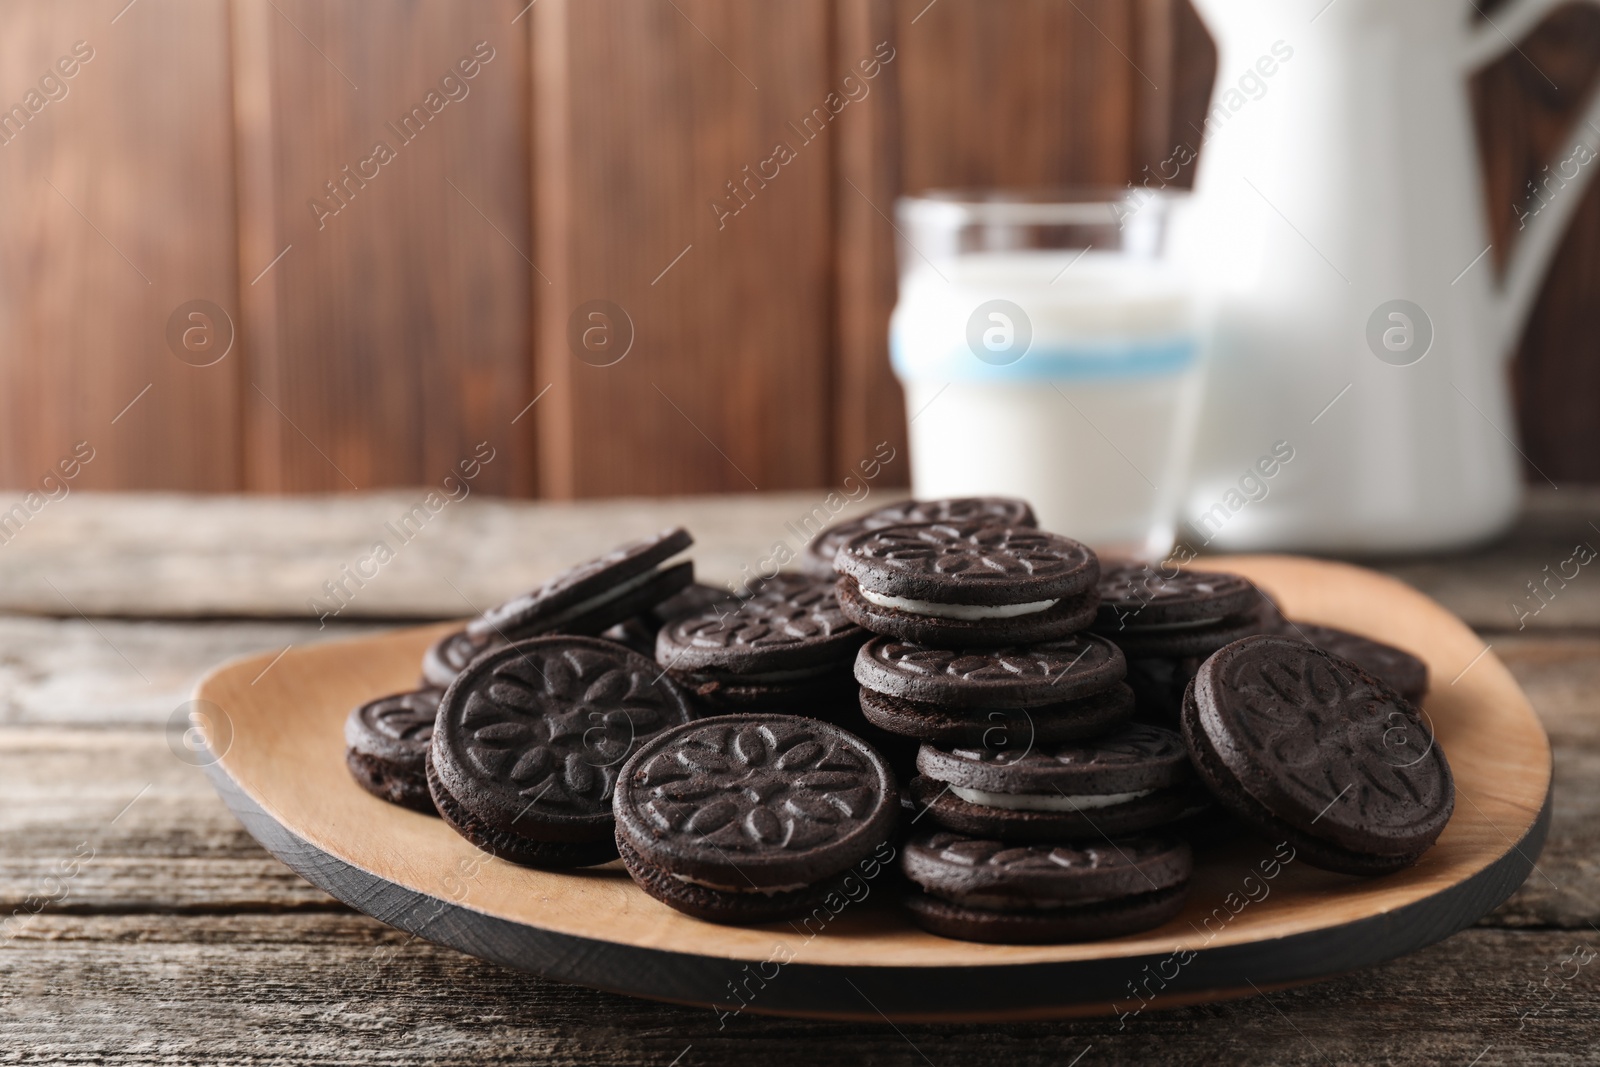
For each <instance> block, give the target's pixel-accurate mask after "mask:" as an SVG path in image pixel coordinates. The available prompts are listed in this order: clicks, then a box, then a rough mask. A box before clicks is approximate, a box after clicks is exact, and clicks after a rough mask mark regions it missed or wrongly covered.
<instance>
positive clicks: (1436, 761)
mask: <svg viewBox="0 0 1600 1067" xmlns="http://www.w3.org/2000/svg"><path fill="white" fill-rule="evenodd" d="M1183 735H1184V740H1185V742H1186V743H1187V745H1188V748H1189V755H1190V758H1191V760H1192V761H1193V763H1194V766H1195V770H1196V771H1198V772H1199V775H1200V777H1201V779H1202V780H1204V781H1205V783H1206V785H1207V786H1208V787H1209V788H1210V789H1211V791H1212V793H1214V794H1215V795H1216V797H1217V799H1218V801H1219V802H1220V803H1221V804H1222V806H1223V807H1225V808H1227V809H1228V810H1229V811H1231V812H1232V813H1233V814H1234V815H1236V816H1237V817H1238V818H1239V819H1240V820H1242V821H1243V822H1245V823H1248V824H1249V825H1250V826H1252V827H1253V828H1254V829H1256V830H1257V831H1258V832H1259V833H1261V834H1262V835H1264V836H1265V837H1267V838H1268V839H1270V840H1274V841H1287V842H1288V843H1289V844H1290V845H1292V846H1293V847H1294V849H1295V851H1296V852H1297V853H1298V854H1299V855H1301V856H1303V857H1304V858H1305V861H1306V862H1307V863H1310V864H1312V865H1313V866H1316V867H1323V868H1326V869H1327V870H1330V871H1339V872H1341V873H1344V874H1386V873H1388V872H1390V871H1397V870H1400V869H1401V868H1403V867H1406V866H1409V865H1410V864H1412V863H1415V862H1416V861H1417V860H1418V859H1420V858H1421V856H1422V854H1423V853H1424V852H1426V851H1427V850H1428V848H1429V847H1431V846H1432V845H1433V843H1434V841H1436V840H1437V839H1438V837H1439V834H1440V833H1442V832H1443V831H1444V828H1445V825H1446V824H1447V823H1448V822H1449V821H1450V815H1451V812H1453V811H1454V810H1455V782H1454V779H1453V778H1452V777H1451V774H1450V764H1449V763H1448V761H1446V759H1445V756H1444V752H1443V751H1442V750H1441V749H1440V748H1439V746H1438V745H1437V744H1436V743H1435V740H1434V737H1433V732H1432V730H1431V729H1430V728H1429V725H1428V723H1427V722H1426V721H1425V720H1424V719H1423V716H1422V714H1421V712H1419V711H1418V710H1417V708H1416V706H1415V705H1413V704H1412V703H1411V702H1410V701H1408V700H1406V699H1405V698H1404V697H1402V696H1401V695H1400V694H1399V693H1397V692H1395V690H1394V689H1393V688H1391V687H1390V686H1389V685H1388V684H1387V683H1385V682H1383V681H1381V680H1379V679H1378V678H1376V677H1374V676H1373V675H1371V674H1368V673H1367V672H1366V671H1364V670H1362V669H1361V668H1360V667H1358V666H1356V665H1355V664H1354V663H1351V662H1350V661H1348V660H1343V659H1340V658H1338V657H1337V656H1332V655H1329V654H1328V653H1326V652H1323V651H1322V650H1320V649H1317V648H1314V647H1312V646H1311V645H1308V644H1306V643H1305V642H1303V641H1296V640H1293V639H1290V638H1285V637H1271V636H1258V637H1247V638H1244V639H1243V640H1240V641H1236V642H1234V643H1233V644H1231V645H1228V646H1227V647H1226V648H1224V649H1222V650H1221V651H1219V652H1217V653H1216V654H1215V655H1213V656H1212V657H1211V658H1210V659H1208V660H1206V661H1205V663H1204V664H1203V665H1202V666H1201V668H1200V672H1199V673H1198V674H1196V675H1195V678H1194V681H1193V682H1191V683H1190V685H1189V691H1188V693H1187V694H1186V696H1185V698H1184V705H1183Z"/></svg>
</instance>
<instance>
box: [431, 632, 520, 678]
mask: <svg viewBox="0 0 1600 1067" xmlns="http://www.w3.org/2000/svg"><path fill="white" fill-rule="evenodd" d="M503 644H505V641H503V640H502V639H501V638H500V637H499V635H497V634H492V633H491V634H484V635H482V636H478V637H475V636H473V635H472V634H470V633H468V632H467V631H466V630H464V629H463V630H452V631H451V632H450V633H447V634H445V635H444V636H443V637H441V638H439V640H437V641H435V642H434V643H433V644H431V645H429V646H428V650H427V651H426V652H424V653H423V654H422V683H423V685H424V686H434V687H437V688H439V689H443V688H445V687H446V686H448V685H449V684H450V683H451V682H453V681H455V680H456V675H458V674H460V673H461V672H462V671H464V670H466V669H467V664H469V663H471V662H472V661H473V660H475V659H477V658H478V657H479V656H481V655H483V654H484V653H485V652H487V651H488V650H489V649H490V648H499V647H500V646H501V645H503Z"/></svg>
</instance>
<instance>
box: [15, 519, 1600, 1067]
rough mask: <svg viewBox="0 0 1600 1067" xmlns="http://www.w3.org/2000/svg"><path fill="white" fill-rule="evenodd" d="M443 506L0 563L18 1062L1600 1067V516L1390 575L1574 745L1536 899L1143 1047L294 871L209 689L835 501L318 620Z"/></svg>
mask: <svg viewBox="0 0 1600 1067" xmlns="http://www.w3.org/2000/svg"><path fill="white" fill-rule="evenodd" d="M422 492H423V491H420V490H419V491H417V492H415V493H409V494H408V493H385V494H373V495H364V496H355V497H339V498H329V499H317V500H271V499H261V498H251V499H229V498H220V499H219V498H212V499H204V500H194V499H185V498H179V497H159V496H94V495H89V494H78V495H74V496H72V497H69V498H68V499H66V500H63V501H60V502H57V503H52V504H50V505H48V506H47V507H46V508H45V509H44V510H43V511H41V512H40V513H38V514H37V515H35V516H34V517H33V518H32V520H31V521H30V522H29V523H28V524H27V525H26V526H25V527H24V528H22V529H21V530H20V531H15V532H14V533H13V535H12V536H11V537H9V538H7V539H5V541H4V543H3V544H0V908H3V910H0V927H3V930H4V932H3V934H0V1063H61V1062H94V1063H111V1064H121V1063H151V1062H159V1063H194V1064H207V1065H213V1064H231V1063H270V1064H311V1063H333V1062H350V1063H401V1062H424V1061H425V1062H430V1063H462V1064H473V1065H484V1064H497V1063H507V1064H509V1063H529V1062H553V1063H653V1064H663V1065H665V1064H679V1065H682V1067H690V1065H693V1064H701V1063H712V1062H718V1061H727V1060H732V1059H734V1058H736V1057H737V1058H738V1059H740V1060H743V1061H746V1062H750V1061H761V1062H766V1063H774V1064H776V1063H790V1062H792V1063H820V1062H842V1063H866V1062H870V1063H891V1062H892V1063H927V1064H936V1065H940V1067H943V1065H945V1064H952V1065H953V1064H960V1063H983V1064H994V1063H996V1062H1005V1063H1011V1062H1017V1063H1020V1062H1039V1063H1052V1064H1058V1065H1062V1067H1065V1065H1066V1064H1071V1063H1078V1064H1082V1065H1084V1067H1089V1065H1092V1064H1096V1063H1111V1062H1128V1063H1152V1062H1159V1063H1167V1062H1194V1063H1201V1062H1206V1063H1210V1062H1226V1063H1308V1064H1323V1063H1327V1064H1335V1063H1338V1064H1342V1063H1357V1062H1386V1063H1400V1064H1410V1063H1455V1064H1461V1065H1469V1064H1478V1065H1489V1064H1497V1063H1511V1062H1560V1063H1573V1062H1600V1047H1597V1038H1600V965H1587V966H1586V965H1585V962H1586V961H1588V960H1589V959H1590V958H1591V957H1592V956H1593V954H1595V953H1597V952H1600V930H1597V928H1596V924H1597V923H1600V881H1597V876H1600V572H1597V570H1596V565H1594V564H1581V565H1580V564H1578V563H1567V562H1566V561H1568V560H1571V559H1573V558H1574V553H1575V551H1576V552H1577V553H1578V558H1579V559H1583V558H1588V557H1592V556H1593V549H1589V548H1587V547H1580V546H1587V545H1600V525H1597V523H1600V492H1588V493H1585V492H1583V491H1578V490H1573V489H1570V488H1569V489H1563V490H1561V491H1559V492H1548V493H1544V494H1538V495H1535V496H1534V497H1533V498H1532V499H1531V501H1530V507H1529V511H1528V514H1527V516H1526V517H1525V519H1524V520H1523V521H1522V523H1521V524H1520V525H1519V527H1518V528H1517V530H1516V531H1515V532H1514V533H1513V534H1512V535H1511V536H1510V537H1508V538H1507V539H1505V540H1504V541H1503V542H1501V543H1500V544H1498V545H1496V546H1493V547H1492V548H1489V549H1487V550H1483V551H1479V552H1475V553H1471V554H1468V555H1463V556H1458V557H1454V558H1450V559H1443V560H1436V561H1431V562H1428V563H1425V564H1422V563H1404V564H1392V565H1385V566H1384V567H1383V569H1386V570H1389V571H1391V572H1393V573H1395V574H1397V575H1399V576H1401V577H1403V578H1405V579H1406V580H1408V581H1410V582H1412V583H1413V584H1415V585H1417V586H1419V587H1420V588H1422V589H1423V590H1424V591H1426V592H1428V593H1429V594H1431V595H1433V596H1434V597H1436V598H1437V599H1439V600H1440V601H1442V602H1443V603H1445V604H1446V605H1447V606H1449V607H1450V608H1451V609H1452V610H1454V611H1455V612H1457V613H1458V614H1459V615H1461V616H1462V617H1463V618H1465V619H1466V620H1467V621H1468V622H1469V623H1470V624H1471V625H1473V626H1474V627H1475V628H1477V629H1478V630H1479V632H1480V633H1482V634H1483V636H1484V637H1485V639H1486V640H1487V641H1488V642H1489V643H1490V644H1491V645H1492V648H1493V654H1494V655H1497V656H1500V657H1501V658H1502V659H1504V660H1505V662H1506V663H1507V664H1508V665H1509V666H1510V668H1511V670H1512V671H1513V672H1514V673H1515V674H1516V676H1517V678H1518V679H1519V681H1520V682H1521V684H1522V685H1523V687H1524V688H1525V689H1526V690H1527V692H1528V695H1529V697H1530V698H1531V699H1532V701H1533V704H1534V707H1535V708H1537V709H1538V711H1539V713H1540V715H1541V716H1542V717H1543V718H1544V721H1545V723H1546V725H1547V727H1548V729H1549V731H1550V733H1551V736H1552V739H1553V741H1554V744H1555V754H1556V755H1555V758H1556V801H1555V812H1554V822H1553V825H1552V828H1551V833H1550V839H1549V843H1548V845H1547V846H1546V849H1545V852H1544V855H1543V857H1542V858H1541V860H1540V862H1539V866H1538V870H1537V871H1536V872H1535V874H1534V875H1533V876H1532V878H1530V879H1529V881H1528V883H1527V884H1526V885H1525V886H1524V887H1523V889H1522V890H1521V891H1520V892H1519V893H1518V894H1517V895H1516V896H1515V897H1513V898H1512V899H1511V900H1510V901H1509V902H1507V903H1506V905H1505V906H1503V907H1502V908H1500V909H1499V910H1498V911H1496V912H1495V913H1494V914H1492V915H1490V916H1488V917H1487V918H1485V919H1484V920H1483V921H1481V922H1480V923H1478V924H1477V925H1476V926H1475V927H1473V928H1471V929H1468V930H1466V931H1463V932H1462V933H1460V934H1457V935H1456V936H1455V937H1452V938H1450V939H1449V940H1448V941H1446V942H1444V943H1442V944H1439V945H1436V946H1434V947H1432V948H1430V949H1427V950H1425V951H1422V952H1419V953H1417V954H1415V955H1413V956H1410V957H1407V958H1405V959H1400V960H1395V961H1393V962H1391V963H1389V964H1386V965H1384V966H1381V967H1377V968H1373V969H1371V970H1367V971H1362V972H1359V973H1356V974H1351V975H1347V976H1345V977H1343V978H1340V979H1337V980H1335V981H1331V982H1327V983H1324V984H1321V985H1316V986H1310V987H1307V988H1303V989H1297V990H1291V991H1284V992H1274V993H1271V994H1270V995H1268V996H1263V997H1259V998H1256V999H1253V1000H1248V1001H1243V1002H1235V1003H1227V1004H1217V1005H1210V1006H1205V1007H1196V1008H1187V1009H1180V1010H1173V1011H1163V1012H1149V1013H1146V1014H1144V1015H1142V1016H1141V1017H1139V1018H1138V1019H1136V1020H1133V1021H1131V1022H1130V1023H1129V1025H1127V1026H1126V1028H1122V1027H1119V1025H1118V1023H1117V1021H1116V1020H1115V1019H1088V1020H1080V1021H1069V1022H1054V1023H1035V1024H1026V1025H1004V1026H1000V1025H960V1026H932V1025H916V1026H911V1025H905V1026H899V1027H895V1026H891V1025H887V1024H885V1025H878V1026H873V1025H863V1024H858V1023H814V1022H801V1021H794V1020H784V1019H768V1018H761V1017H758V1016H754V1015H751V1014H749V1013H746V1014H743V1015H740V1016H738V1017H737V1018H734V1019H730V1020H726V1021H724V1020H719V1018H718V1016H717V1015H716V1014H714V1013H713V1012H711V1011H707V1010H698V1009H690V1008H680V1007H674V1006H670V1005H664V1004H655V1003H649V1002H645V1001H638V1000H632V999H628V998H625V997H619V996H613V995H609V994H604V993H597V992H593V991H590V990H587V989H580V988H575V987H571V986H565V985H560V984H557V983H554V982H550V981H545V980H541V979H539V978H534V977H531V976H528V975H525V974H518V973H514V972H511V971H507V970H503V969H501V968H499V967H497V966H494V965H492V964H488V963H483V962H480V961H479V960H476V959H473V958H471V957H467V956H463V955H460V954H459V953H456V952H454V951H452V950H449V949H444V948H437V947H433V946H430V945H428V944H426V943H423V942H418V941H413V940H410V939H409V938H408V937H407V936H406V935H403V934H400V933H398V932H397V931H395V930H392V929H390V928H388V927H386V926H384V925H382V924H381V923H378V922H376V921H374V920H371V919H368V918H366V917H365V916H363V915H360V914H358V913H355V912H353V911H351V910H350V909H349V908H347V907H345V906H344V905H342V904H340V903H338V902H337V901H335V900H333V899H332V898H330V897H328V896H327V895H326V894H324V893H323V892H321V891H320V890H318V889H316V888H314V887H312V886H311V885H309V884H308V883H306V882H304V881H302V880H301V879H300V878H299V877H297V876H296V875H294V874H293V873H291V872H290V871H289V870H288V869H287V868H286V867H284V866H283V865H282V864H280V863H279V862H278V861H277V860H275V859H273V858H272V857H271V856H270V855H268V854H267V853H266V852H264V851H263V850H262V849H261V848H260V847H259V846H258V845H256V843H255V842H254V841H253V840H252V839H251V838H250V836H249V835H248V834H246V833H245V831H244V829H243V828H242V827H241V826H240V825H239V823H238V822H237V821H236V820H235V819H234V818H233V817H232V815H230V814H229V812H228V811H227V809H225V808H224V807H223V805H222V803H221V801H219V800H218V799H217V797H216V796H215V795H214V794H213V793H212V790H211V787H210V785H209V784H207V781H206V779H205V777H204V775H203V774H202V773H201V772H200V771H199V770H197V769H195V768H194V767H192V766H190V765H189V764H188V763H187V762H185V761H184V760H183V759H182V758H180V755H179V754H180V753H182V752H183V751H184V749H183V746H182V745H181V744H179V743H178V739H179V737H180V735H181V732H182V729H183V725H185V723H184V708H183V705H184V703H185V701H186V700H187V699H188V692H189V690H190V688H191V686H192V685H193V683H194V681H195V679H196V678H197V677H198V676H199V675H200V674H201V673H202V672H203V671H204V670H205V669H206V668H208V667H209V666H211V665H212V664H214V663H216V662H218V661H220V660H223V659H226V658H228V657H230V656H234V655H238V654H242V653H246V652H258V651H261V650H263V649H274V648H284V647H287V646H290V645H299V644H303V643H307V642H312V641H319V640H327V639H330V638H337V637H341V636H346V635H350V634H356V633H365V632H370V631H372V630H373V629H375V628H378V627H381V626H385V625H393V624H394V621H395V620H398V619H419V618H433V617H444V616H454V615H461V614H466V613H468V612H469V611H471V610H473V609H474V608H477V607H481V606H483V605H485V604H487V603H489V602H492V601H493V600H495V599H497V598H499V597H501V596H503V595H505V594H508V593H510V592H512V591H515V590H517V589H519V588H520V587H523V586H525V585H527V584H529V583H530V582H532V581H534V580H536V579H537V578H539V577H541V576H542V575H544V574H547V573H549V572H550V571H553V570H554V569H556V568H557V567H559V566H560V565H561V564H563V563H564V562H567V561H570V560H573V559H578V558H582V557H584V556H585V555H590V554H593V552H594V551H595V550H597V549H599V548H601V547H604V546H605V545H607V544H609V543H611V542H614V541H619V540H622V539H624V538H626V537H628V536H631V535H634V534H637V533H640V532H644V531H647V530H651V529H654V528H657V527H659V526H661V525H666V524H668V523H672V522H680V521H681V522H684V523H685V524H687V525H689V526H690V528H691V529H692V530H694V531H695V533H696V534H697V535H698V536H699V539H700V544H699V546H698V547H697V549H696V550H695V551H696V559H697V561H698V562H699V564H700V567H701V571H702V574H704V575H705V576H707V577H709V578H712V579H718V580H720V579H729V578H737V577H738V576H739V574H740V572H741V569H742V568H744V567H747V566H748V567H751V568H752V569H755V568H758V567H760V566H762V565H764V561H765V560H767V559H770V558H771V557H772V555H773V554H774V551H775V546H776V545H778V544H779V543H782V544H786V545H788V546H789V547H790V548H793V547H796V546H797V544H798V535H797V533H796V532H795V530H794V529H793V528H792V527H791V526H790V525H788V524H794V523H796V522H797V521H798V519H799V518H800V517H801V516H803V515H804V514H806V513H807V511H808V510H809V509H811V508H812V506H813V505H816V504H818V503H819V499H818V498H817V497H815V496H813V495H808V494H784V495H763V496H761V497H745V498H715V499H709V498H708V499H699V500H670V501H618V502H605V503H596V504H585V505H549V504H543V505H540V504H507V503H503V502H495V501H480V500H477V499H468V500H466V501H463V502H461V503H455V504H450V505H449V506H447V507H445V508H443V509H442V510H440V511H438V512H437V513H436V514H430V518H429V521H428V522H427V523H426V524H425V525H424V526H423V528H422V529H421V531H420V532H419V533H417V534H415V536H412V537H410V538H408V539H407V540H406V541H405V543H404V544H403V545H399V546H397V552H396V555H395V558H394V559H393V560H392V561H391V562H389V563H387V564H385V565H384V567H383V568H382V569H381V570H380V572H379V574H378V575H377V576H376V577H374V578H372V579H370V580H369V581H367V582H366V583H365V584H364V585H363V586H361V587H360V588H355V587H353V586H350V587H349V588H352V589H354V593H353V595H351V596H349V597H347V598H346V600H345V603H344V604H343V605H342V607H341V610H339V612H338V614H337V615H329V616H328V617H327V618H324V619H322V620H321V622H320V623H319V621H318V620H317V618H316V615H317V614H318V613H321V612H327V611H329V610H330V607H331V606H337V605H336V602H333V603H330V602H329V601H328V599H327V597H326V596H325V595H322V596H321V600H322V607H321V608H314V607H313V606H312V605H311V604H309V603H308V601H309V600H311V599H312V598H316V597H319V595H321V594H322V583H323V582H324V581H329V580H337V579H338V578H339V577H340V573H341V568H342V567H344V566H345V565H347V564H351V565H353V564H354V561H356V560H357V559H358V558H360V557H361V556H363V555H365V554H367V553H368V552H369V551H370V550H371V547H372V543H373V541H374V540H377V539H379V538H386V539H388V540H389V541H390V542H391V544H393V543H394V542H395V541H396V538H395V537H394V535H393V534H392V533H391V532H389V531H388V528H387V527H386V526H385V523H392V522H394V521H395V520H396V519H397V518H398V517H399V516H400V515H402V514H405V513H407V512H408V511H410V509H411V508H412V506H413V505H414V504H416V503H417V502H418V500H419V499H420V498H421V496H422ZM876 502H877V501H876V500H874V501H870V502H868V503H876ZM1564 564H1565V566H1563V565H1564ZM1547 566H1548V568H1549V570H1548V571H1547V570H1546V569H1545V568H1546V567H1547ZM1574 568H1576V569H1577V572H1578V573H1577V576H1576V577H1571V578H1568V579H1567V580H1566V581H1565V584H1562V583H1561V582H1560V581H1559V580H1557V579H1551V580H1550V582H1549V584H1548V587H1547V588H1548V589H1549V590H1550V591H1549V592H1546V593H1545V594H1544V598H1543V599H1538V600H1536V599H1534V598H1533V596H1532V594H1531V593H1530V592H1529V588H1528V585H1527V583H1528V582H1530V581H1534V582H1539V581H1542V580H1544V578H1545V577H1546V576H1547V575H1550V574H1556V573H1559V572H1560V571H1562V570H1563V569H1564V570H1565V573H1566V574H1568V575H1571V574H1572V573H1573V570H1574ZM1519 604H1520V605H1522V610H1521V611H1520V612H1519V610H1518V609H1517V605H1519ZM1535 609H1538V610H1535ZM1519 624H1520V627H1519ZM1440 681H1441V682H1442V683H1446V684H1447V683H1448V681H1449V680H1448V679H1443V680H1440Z"/></svg>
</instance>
